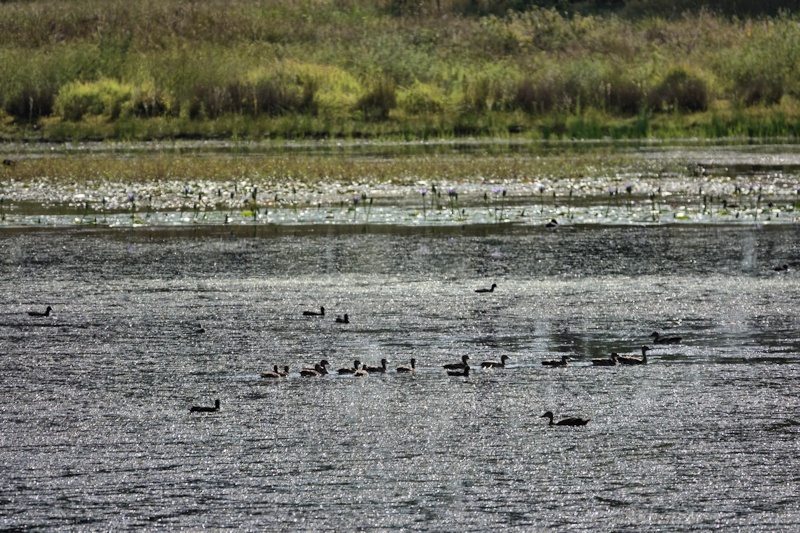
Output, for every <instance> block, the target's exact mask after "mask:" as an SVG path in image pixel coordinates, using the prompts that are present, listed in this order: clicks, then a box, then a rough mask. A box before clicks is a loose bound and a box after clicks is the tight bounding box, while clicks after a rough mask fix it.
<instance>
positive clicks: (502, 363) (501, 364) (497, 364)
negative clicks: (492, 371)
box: [481, 354, 511, 368]
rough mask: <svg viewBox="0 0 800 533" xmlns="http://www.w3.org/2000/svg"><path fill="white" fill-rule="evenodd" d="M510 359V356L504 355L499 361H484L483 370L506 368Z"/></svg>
mask: <svg viewBox="0 0 800 533" xmlns="http://www.w3.org/2000/svg"><path fill="white" fill-rule="evenodd" d="M509 359H511V358H510V357H509V356H507V355H506V354H503V355H501V356H500V360H499V361H483V362H482V363H481V368H505V367H506V361H508V360H509Z"/></svg>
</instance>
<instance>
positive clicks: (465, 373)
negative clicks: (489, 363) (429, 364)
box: [447, 366, 469, 378]
mask: <svg viewBox="0 0 800 533" xmlns="http://www.w3.org/2000/svg"><path fill="white" fill-rule="evenodd" d="M447 375H448V376H453V377H464V378H468V377H469V366H465V367H464V368H463V369H462V370H448V371H447Z"/></svg>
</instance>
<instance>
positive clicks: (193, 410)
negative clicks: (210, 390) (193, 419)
mask: <svg viewBox="0 0 800 533" xmlns="http://www.w3.org/2000/svg"><path fill="white" fill-rule="evenodd" d="M216 411H219V398H217V399H216V400H214V407H208V406H206V405H195V406H194V407H192V408H191V409H189V412H190V413H214V412H216Z"/></svg>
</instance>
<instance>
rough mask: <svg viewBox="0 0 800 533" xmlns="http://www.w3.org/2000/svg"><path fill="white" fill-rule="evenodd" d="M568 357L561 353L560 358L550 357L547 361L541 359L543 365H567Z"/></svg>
mask: <svg viewBox="0 0 800 533" xmlns="http://www.w3.org/2000/svg"><path fill="white" fill-rule="evenodd" d="M569 361H570V358H569V356H568V355H562V356H561V359H550V360H549V361H542V365H543V366H569Z"/></svg>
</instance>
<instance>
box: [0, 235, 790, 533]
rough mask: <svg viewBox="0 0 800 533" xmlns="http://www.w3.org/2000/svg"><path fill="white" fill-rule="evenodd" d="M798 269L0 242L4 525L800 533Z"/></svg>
mask: <svg viewBox="0 0 800 533" xmlns="http://www.w3.org/2000/svg"><path fill="white" fill-rule="evenodd" d="M782 265H789V270H788V271H776V270H774V268H776V267H780V266H782ZM798 270H800V227H798V225H797V224H796V223H794V224H793V223H785V224H781V225H769V224H765V225H762V224H758V223H755V222H751V223H748V224H715V225H707V224H690V225H667V224H657V225H653V226H641V225H610V226H609V225H592V224H586V225H583V224H574V225H562V227H559V228H558V229H557V230H549V229H546V228H544V227H543V226H542V225H539V224H537V225H525V226H506V225H500V224H494V225H491V224H489V225H481V224H476V225H454V226H447V227H439V226H435V225H433V226H422V227H416V226H413V227H412V226H408V225H402V224H400V225H383V226H378V225H367V224H354V225H338V226H325V225H317V224H307V225H302V224H301V225H278V226H256V225H253V226H224V225H215V226H200V225H195V226H191V227H178V228H163V227H162V228H159V227H137V228H131V227H127V228H117V229H108V228H95V227H78V228H68V227H58V228H52V229H46V228H42V229H21V228H2V229H0V273H1V274H0V294H2V301H3V306H2V308H0V353H1V354H2V358H0V365H2V368H1V369H0V386H2V390H3V398H4V401H3V403H2V406H1V407H0V422H1V423H2V431H1V432H0V480H1V481H2V483H0V529H39V530H57V529H77V530H119V529H137V530H179V529H184V530H199V529H204V528H205V529H227V528H240V529H247V530H284V531H289V530H340V531H341V530H365V529H374V530H398V529H408V530H433V531H456V530H460V531H487V530H492V529H505V530H518V531H531V530H569V531H599V530H614V531H664V530H667V531H675V530H695V531H708V530H712V529H720V530H725V531H730V530H737V529H741V530H747V531H781V530H784V531H792V530H798V529H800V503H798V502H800V395H798V385H800V364H798V363H800V338H798V334H797V332H798V331H800V276H799V275H798ZM492 283H497V285H498V287H497V289H496V290H495V292H493V293H489V294H478V293H476V292H474V291H475V289H478V288H481V287H488V286H489V285H491V284H492ZM47 305H50V306H52V307H53V313H52V314H51V316H49V317H46V318H38V317H30V316H28V314H27V312H28V311H31V310H37V311H43V310H44V307H45V306H47ZM320 306H325V309H326V316H325V317H324V318H309V317H304V316H302V312H303V311H304V310H312V309H317V308H319V307H320ZM344 313H347V314H348V315H349V317H350V323H349V324H337V323H335V322H334V317H335V316H336V315H337V314H344ZM200 327H202V329H203V330H204V332H202V333H201V332H199V331H198V330H199V328H200ZM653 331H659V332H661V333H664V334H670V335H680V336H682V337H683V341H682V343H681V344H677V345H654V344H652V339H651V338H650V337H649V335H650V334H651V333H652V332H653ZM644 344H649V345H650V346H651V347H652V348H653V349H652V351H651V352H650V353H649V354H648V355H649V357H648V364H647V365H643V366H616V367H593V366H590V365H591V363H590V359H591V358H593V357H604V356H607V355H608V354H609V353H610V352H612V351H615V352H620V353H621V354H626V355H638V354H639V349H640V347H641V346H642V345H644ZM462 355H469V356H470V358H471V359H470V361H471V362H472V363H473V368H472V370H473V371H472V373H471V375H470V376H469V377H467V378H464V377H449V376H447V375H446V374H445V371H444V370H443V369H442V367H441V366H442V365H443V364H445V363H448V362H453V361H456V360H458V359H459V358H460V357H461V356H462ZM502 355H508V356H510V360H509V362H508V367H507V368H505V369H495V370H491V371H484V370H481V369H480V368H479V364H478V363H480V361H482V360H484V359H499V358H500V356H502ZM561 355H568V356H569V357H571V358H572V362H571V365H570V366H568V367H566V368H548V367H544V366H542V365H541V361H542V360H545V359H554V358H558V357H560V356H561ZM411 357H415V358H416V359H417V361H418V369H417V372H416V373H415V374H413V375H402V374H397V373H395V372H394V371H393V369H394V368H395V367H396V366H397V365H400V364H407V363H408V360H409V359H410V358H411ZM323 358H324V359H327V360H328V361H330V362H331V366H332V368H334V369H336V368H339V367H344V366H350V365H351V364H352V361H353V359H360V360H361V361H365V362H367V363H369V364H373V365H374V364H377V363H378V362H379V361H380V360H381V359H382V358H386V359H388V360H389V361H390V363H389V368H390V371H389V372H388V373H386V374H385V375H380V374H373V375H371V376H370V377H368V378H366V379H359V378H354V377H351V376H338V375H328V376H324V377H321V378H301V377H300V376H299V374H298V373H297V372H298V370H299V369H300V368H301V367H302V366H305V365H309V364H313V363H314V362H316V361H319V360H320V359H323ZM275 364H277V365H280V366H283V365H289V366H290V367H291V370H292V374H291V375H290V376H289V377H288V378H286V379H278V380H268V379H262V378H261V377H260V373H261V372H263V371H266V370H270V369H271V368H272V366H273V365H275ZM215 398H219V399H220V400H221V409H220V411H219V412H216V413H190V412H189V408H190V407H191V406H193V405H198V404H199V405H211V404H213V401H214V399H215ZM547 410H551V411H553V412H554V413H555V414H556V417H557V418H560V417H563V416H582V417H586V418H591V421H590V422H589V423H588V425H586V426H585V427H581V428H565V427H548V426H547V421H546V419H544V418H541V415H542V413H544V412H545V411H547Z"/></svg>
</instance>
